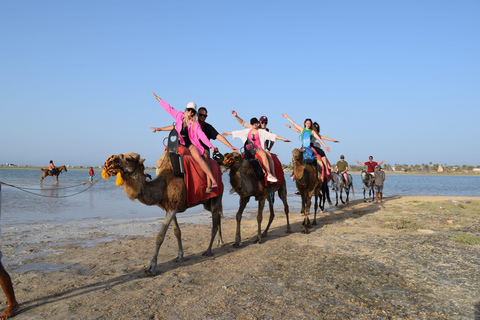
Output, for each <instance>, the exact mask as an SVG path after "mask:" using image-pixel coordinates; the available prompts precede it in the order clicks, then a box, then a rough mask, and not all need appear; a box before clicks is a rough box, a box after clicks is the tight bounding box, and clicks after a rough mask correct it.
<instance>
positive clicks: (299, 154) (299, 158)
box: [292, 149, 304, 163]
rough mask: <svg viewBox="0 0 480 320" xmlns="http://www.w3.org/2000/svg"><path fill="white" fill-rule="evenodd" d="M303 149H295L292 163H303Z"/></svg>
mask: <svg viewBox="0 0 480 320" xmlns="http://www.w3.org/2000/svg"><path fill="white" fill-rule="evenodd" d="M303 152H304V151H303V149H293V151H292V162H299V163H303Z"/></svg>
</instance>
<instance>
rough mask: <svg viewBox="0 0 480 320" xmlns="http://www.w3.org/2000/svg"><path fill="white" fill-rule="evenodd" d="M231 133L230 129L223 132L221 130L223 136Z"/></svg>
mask: <svg viewBox="0 0 480 320" xmlns="http://www.w3.org/2000/svg"><path fill="white" fill-rule="evenodd" d="M231 134H232V131H229V132H227V131H224V132H222V135H224V136H229V135H231Z"/></svg>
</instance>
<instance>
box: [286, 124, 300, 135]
mask: <svg viewBox="0 0 480 320" xmlns="http://www.w3.org/2000/svg"><path fill="white" fill-rule="evenodd" d="M285 126H286V127H287V128H290V129H292V130H293V131H295V132H298V133H302V130H299V129H297V128H296V127H294V126H291V125H289V124H286V123H285Z"/></svg>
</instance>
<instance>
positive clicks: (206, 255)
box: [202, 250, 213, 257]
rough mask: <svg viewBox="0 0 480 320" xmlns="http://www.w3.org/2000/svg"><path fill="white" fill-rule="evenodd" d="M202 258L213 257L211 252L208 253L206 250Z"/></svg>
mask: <svg viewBox="0 0 480 320" xmlns="http://www.w3.org/2000/svg"><path fill="white" fill-rule="evenodd" d="M202 256H205V257H211V256H213V253H212V251H208V250H207V251H205V252H204V253H202Z"/></svg>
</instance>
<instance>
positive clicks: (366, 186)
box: [361, 169, 375, 202]
mask: <svg viewBox="0 0 480 320" xmlns="http://www.w3.org/2000/svg"><path fill="white" fill-rule="evenodd" d="M361 176H362V182H363V202H367V199H366V198H365V192H366V191H367V190H368V201H372V202H373V200H374V199H375V189H374V188H373V185H374V183H375V182H374V181H373V180H372V181H370V180H371V179H373V175H372V174H371V173H368V172H367V171H365V169H363V170H362V173H361ZM370 196H372V199H371V200H370Z"/></svg>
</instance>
